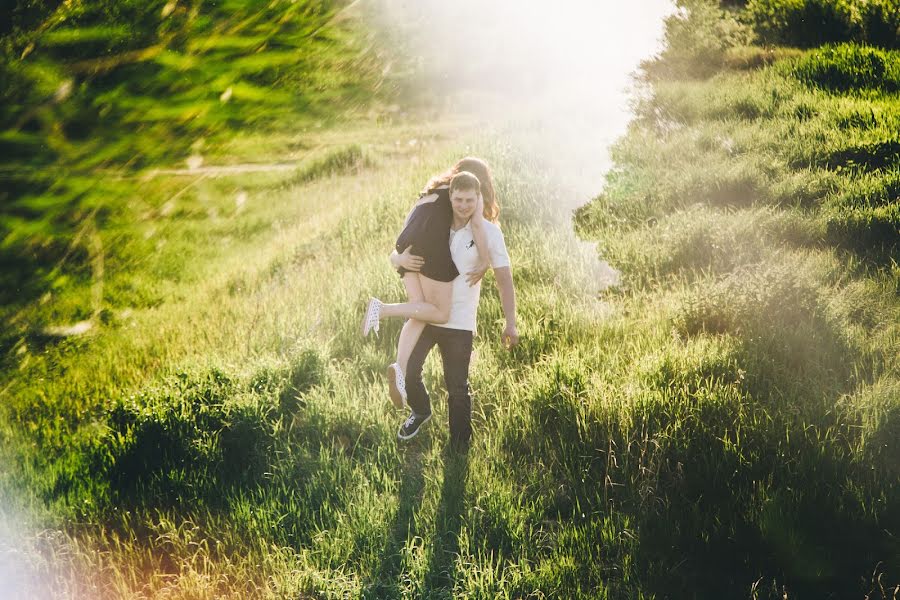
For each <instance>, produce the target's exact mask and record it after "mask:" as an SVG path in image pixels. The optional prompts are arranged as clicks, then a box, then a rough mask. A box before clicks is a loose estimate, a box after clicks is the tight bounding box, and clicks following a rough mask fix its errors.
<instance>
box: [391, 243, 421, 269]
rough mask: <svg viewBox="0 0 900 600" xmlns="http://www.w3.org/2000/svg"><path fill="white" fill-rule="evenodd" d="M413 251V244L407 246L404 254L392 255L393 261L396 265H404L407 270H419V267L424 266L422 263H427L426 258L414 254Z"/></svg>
mask: <svg viewBox="0 0 900 600" xmlns="http://www.w3.org/2000/svg"><path fill="white" fill-rule="evenodd" d="M411 251H412V246H407V247H406V250H404V251H403V253H402V254H394V255H393V256H392V257H391V262H392V263H393V264H394V266H395V267H403V268H404V269H406V270H407V271H414V272H418V271H419V269H421V268H422V265H424V264H425V259H424V258H422V257H421V256H416V255H415V254H412V252H411Z"/></svg>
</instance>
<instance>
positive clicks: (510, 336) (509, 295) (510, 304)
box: [494, 267, 519, 348]
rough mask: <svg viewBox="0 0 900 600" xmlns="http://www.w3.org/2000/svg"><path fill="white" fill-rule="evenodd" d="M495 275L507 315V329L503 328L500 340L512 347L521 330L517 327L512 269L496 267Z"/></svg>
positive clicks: (501, 304)
mask: <svg viewBox="0 0 900 600" xmlns="http://www.w3.org/2000/svg"><path fill="white" fill-rule="evenodd" d="M494 277H495V278H496V279H497V288H498V289H499V290H500V306H501V307H503V316H504V317H506V329H504V330H503V334H502V335H501V336H500V341H501V342H502V343H503V345H504V346H506V347H507V348H512V347H513V346H515V345H516V344H518V343H519V330H518V329H517V327H516V288H515V286H514V285H513V278H512V269H511V268H510V267H499V268H497V269H494Z"/></svg>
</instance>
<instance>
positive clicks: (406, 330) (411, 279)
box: [397, 271, 425, 374]
mask: <svg viewBox="0 0 900 600" xmlns="http://www.w3.org/2000/svg"><path fill="white" fill-rule="evenodd" d="M403 285H405V286H406V297H407V299H408V300H409V301H410V302H425V292H424V291H422V283H421V282H420V281H419V275H418V274H417V273H413V272H412V271H409V272H407V273H406V274H405V275H404V276H403ZM423 329H425V323H424V321H419V320H418V319H407V321H406V323H404V324H403V329H401V330H400V338H399V339H398V340H397V364H398V365H400V370H401V371H402V372H403V373H404V374H405V373H406V365H407V363H408V362H409V355H410V354H412V351H413V348H415V347H416V342H418V341H419V336H420V335H422V330H423Z"/></svg>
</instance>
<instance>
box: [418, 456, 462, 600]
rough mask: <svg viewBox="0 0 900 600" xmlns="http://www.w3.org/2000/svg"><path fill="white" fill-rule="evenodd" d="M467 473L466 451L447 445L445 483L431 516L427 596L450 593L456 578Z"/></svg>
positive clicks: (426, 577)
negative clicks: (436, 508)
mask: <svg viewBox="0 0 900 600" xmlns="http://www.w3.org/2000/svg"><path fill="white" fill-rule="evenodd" d="M468 475H469V454H468V452H467V451H465V450H454V449H453V448H452V447H451V446H448V447H447V449H446V452H445V457H444V484H443V487H442V488H441V500H440V504H439V505H438V510H437V515H435V519H434V539H433V545H432V549H431V556H430V557H429V560H428V570H427V572H426V573H425V590H426V595H427V597H429V598H432V597H439V598H441V597H447V598H452V597H453V582H454V581H455V580H456V558H457V556H459V533H460V530H461V529H462V521H463V515H464V514H465V503H466V498H465V497H466V479H467V478H468Z"/></svg>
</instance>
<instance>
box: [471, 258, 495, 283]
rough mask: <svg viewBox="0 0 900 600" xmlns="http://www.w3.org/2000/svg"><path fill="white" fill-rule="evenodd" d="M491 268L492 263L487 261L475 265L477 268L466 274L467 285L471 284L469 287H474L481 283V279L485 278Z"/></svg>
mask: <svg viewBox="0 0 900 600" xmlns="http://www.w3.org/2000/svg"><path fill="white" fill-rule="evenodd" d="M490 267H491V265H490V263H488V261H486V260H485V261H481V262H479V263H478V264H477V265H475V268H474V269H473V270H471V271H469V272H468V273H466V283H468V284H469V287H472V286H473V285H475V284H476V283H478V282H479V281H481V278H482V277H484V274H485V273H487V270H488V269H489V268H490Z"/></svg>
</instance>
